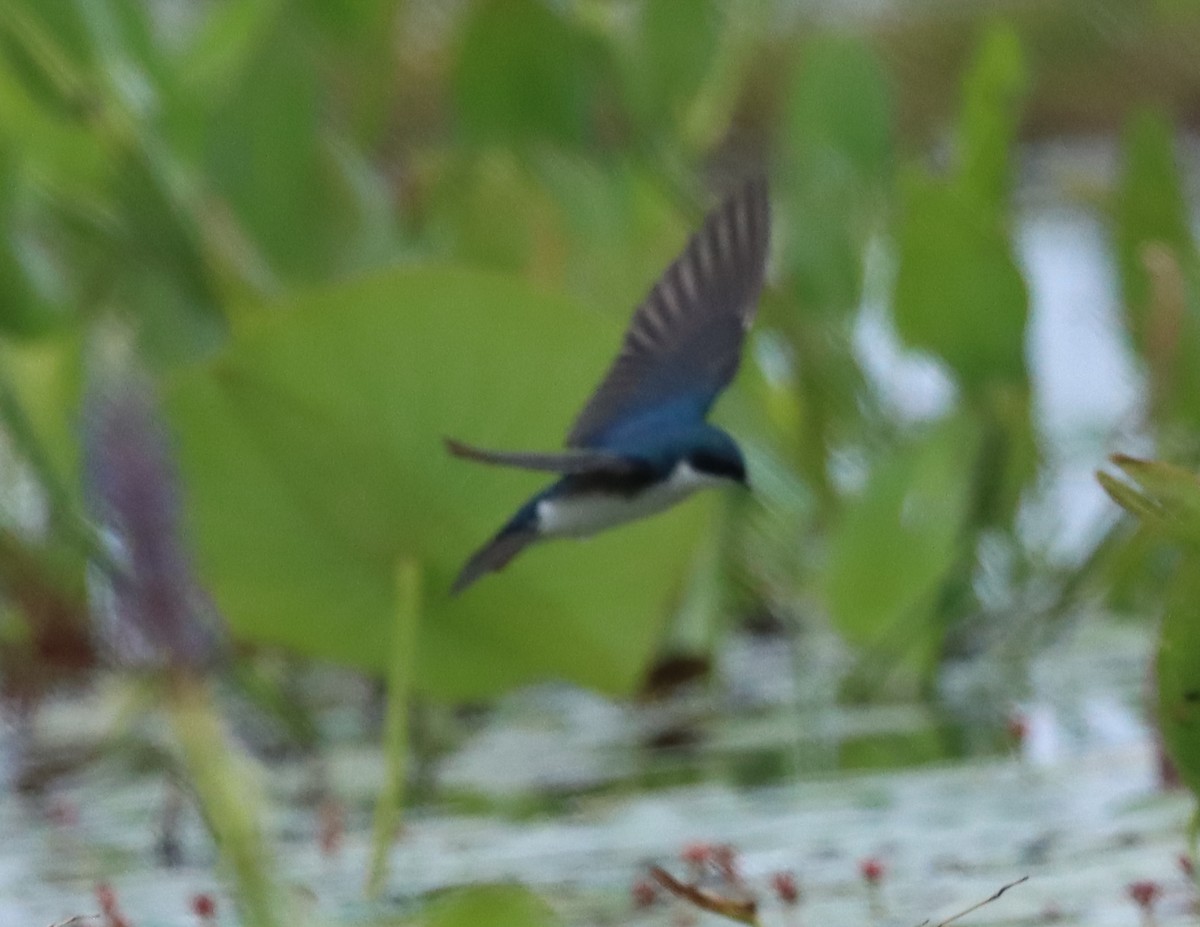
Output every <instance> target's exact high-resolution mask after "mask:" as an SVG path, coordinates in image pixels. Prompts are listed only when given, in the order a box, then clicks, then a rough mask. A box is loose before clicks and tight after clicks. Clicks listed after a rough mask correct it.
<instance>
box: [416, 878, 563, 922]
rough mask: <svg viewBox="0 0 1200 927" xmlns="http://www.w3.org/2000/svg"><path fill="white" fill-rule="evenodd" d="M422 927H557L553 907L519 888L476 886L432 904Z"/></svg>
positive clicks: (448, 895)
mask: <svg viewBox="0 0 1200 927" xmlns="http://www.w3.org/2000/svg"><path fill="white" fill-rule="evenodd" d="M418 923H420V924H421V927H477V925H480V924H487V925H488V927H557V925H558V924H560V923H561V921H560V920H559V919H558V917H557V916H556V915H555V914H554V912H553V911H552V910H550V906H549V905H547V904H546V902H544V901H542V900H541V899H540V898H539V897H538V896H537V895H535V894H534V893H533V892H531V891H530V890H529V889H527V888H522V887H521V886H519V885H505V884H498V885H473V886H470V887H469V888H456V889H451V890H450V891H448V892H446V893H445V894H444V895H441V896H439V897H438V898H436V899H434V901H433V902H431V903H430V905H429V907H428V908H427V909H426V910H425V912H424V913H423V915H422V916H421V917H420V918H419V920H418Z"/></svg>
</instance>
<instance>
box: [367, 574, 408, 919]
mask: <svg viewBox="0 0 1200 927" xmlns="http://www.w3.org/2000/svg"><path fill="white" fill-rule="evenodd" d="M420 615H421V571H420V567H419V566H418V564H417V563H416V561H414V560H408V559H404V560H401V561H400V563H399V565H398V566H397V568H396V623H395V625H394V627H393V631H392V648H391V654H390V660H389V662H388V705H387V716H386V718H385V719H384V746H385V749H386V750H387V780H386V781H385V782H384V784H383V789H382V790H381V791H380V793H379V801H378V803H377V804H376V805H375V826H374V835H373V838H372V848H371V870H370V873H369V875H368V877H367V894H368V895H369V896H370V897H372V898H374V897H377V896H378V895H379V892H380V890H381V889H382V888H383V882H384V877H385V876H386V875H387V855H388V850H389V848H390V847H391V845H392V841H393V840H394V839H395V836H396V830H397V828H398V827H399V825H400V812H401V809H402V806H403V803H404V779H405V770H406V766H407V759H408V709H409V700H410V697H411V694H412V682H413V680H412V675H413V673H412V668H413V656H414V651H415V650H416V643H417V627H418V623H419V621H420Z"/></svg>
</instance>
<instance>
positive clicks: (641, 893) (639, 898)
mask: <svg viewBox="0 0 1200 927" xmlns="http://www.w3.org/2000/svg"><path fill="white" fill-rule="evenodd" d="M631 894H632V895H633V906H634V907H635V908H637V909H639V910H641V909H644V908H649V907H652V906H653V905H654V903H655V902H657V901H658V887H657V886H656V885H655V884H654V883H653V882H651V881H650V880H649V879H638V880H637V881H636V882H634V883H633V888H632V890H631Z"/></svg>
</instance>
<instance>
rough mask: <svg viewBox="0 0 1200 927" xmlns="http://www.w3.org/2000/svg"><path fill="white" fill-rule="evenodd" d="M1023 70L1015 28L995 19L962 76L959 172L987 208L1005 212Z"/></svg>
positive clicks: (995, 212) (1025, 78) (1023, 85)
mask: <svg viewBox="0 0 1200 927" xmlns="http://www.w3.org/2000/svg"><path fill="white" fill-rule="evenodd" d="M1027 85H1028V75H1027V74H1026V71H1025V62H1024V58H1023V56H1022V53H1021V43H1020V40H1019V39H1018V37H1017V33H1016V31H1015V30H1014V29H1013V28H1012V26H1010V25H1008V24H1007V23H996V24H995V25H993V26H992V27H991V28H990V29H989V30H988V32H987V34H986V35H985V36H984V38H983V42H982V44H981V46H980V48H979V51H978V52H977V53H976V55H975V60H974V61H973V62H972V64H971V69H970V71H968V72H967V75H966V77H965V78H964V80H963V111H962V117H961V121H960V124H959V139H958V146H959V150H958V159H959V164H958V174H959V179H960V182H961V184H962V186H963V187H964V188H965V189H969V190H970V191H971V192H972V193H973V194H974V195H975V196H976V198H977V200H978V202H979V204H980V205H981V206H982V207H984V208H985V209H987V210H988V211H989V212H990V213H991V214H993V215H996V216H1000V215H1003V214H1004V213H1005V212H1007V208H1008V193H1009V186H1010V181H1011V174H1012V148H1013V144H1014V143H1015V142H1016V140H1017V129H1018V128H1019V125H1020V118H1021V103H1022V102H1023V100H1024V98H1025V91H1026V88H1027Z"/></svg>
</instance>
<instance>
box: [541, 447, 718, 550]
mask: <svg viewBox="0 0 1200 927" xmlns="http://www.w3.org/2000/svg"><path fill="white" fill-rule="evenodd" d="M729 482H730V481H729V480H726V479H724V478H722V477H719V476H713V475H712V474H710V473H702V472H700V471H699V470H697V469H695V468H694V467H693V466H692V465H691V464H689V463H688V462H687V461H686V460H684V461H680V462H679V463H678V464H676V465H675V469H674V470H672V471H671V475H670V476H669V477H668V478H667V479H665V480H663V481H662V482H661V483H655V484H654V485H653V486H648V487H647V488H646V489H643V490H642V491H641V492H639V493H637V494H635V495H632V496H622V495H617V494H614V493H605V492H593V493H587V494H583V495H577V496H568V497H564V498H559V499H543V500H542V501H541V502H539V503H538V505H537V517H538V533H539V534H541V535H542V536H543V537H586V536H587V535H589V534H595V533H596V532H597V531H602V530H604V529H605V528H611V527H613V526H614V525H620V524H624V523H625V522H627V521H635V520H636V519H639V518H645V517H646V516H647V515H653V514H655V513H656V512H661V511H662V510H663V509H666V508H670V507H671V506H672V505H674V504H675V503H677V502H681V501H682V500H684V499H686V498H687V497H688V496H690V495H691V494H692V493H694V492H695V491H696V490H697V489H704V488H706V487H709V486H721V485H723V484H727V483H729Z"/></svg>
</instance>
